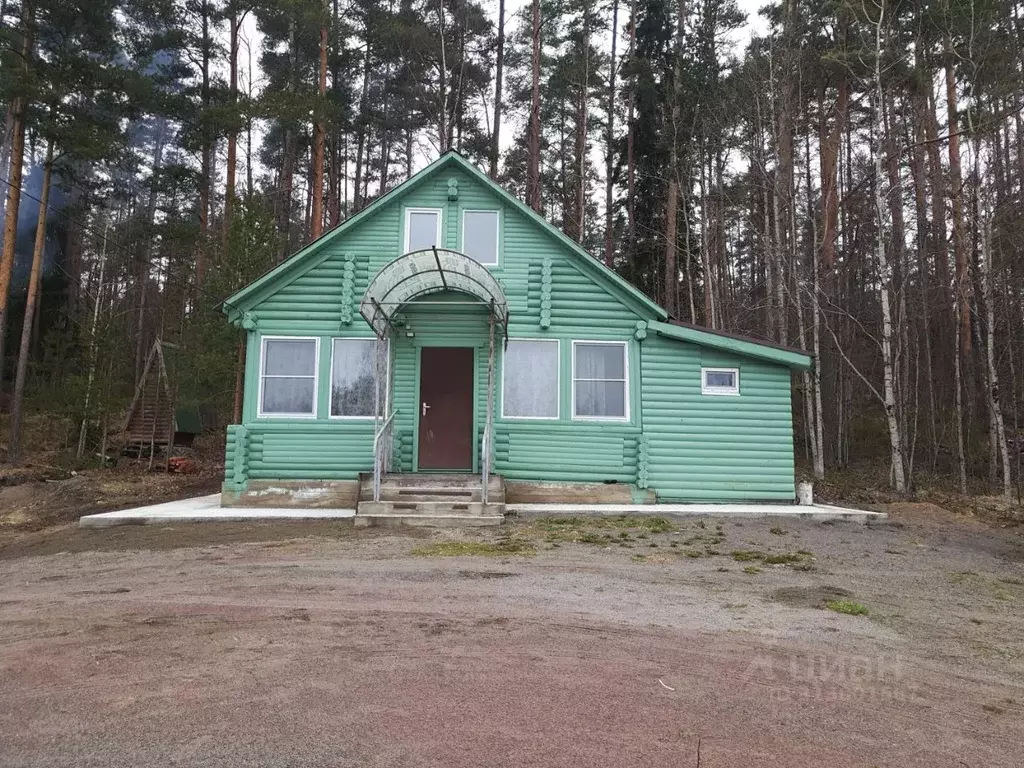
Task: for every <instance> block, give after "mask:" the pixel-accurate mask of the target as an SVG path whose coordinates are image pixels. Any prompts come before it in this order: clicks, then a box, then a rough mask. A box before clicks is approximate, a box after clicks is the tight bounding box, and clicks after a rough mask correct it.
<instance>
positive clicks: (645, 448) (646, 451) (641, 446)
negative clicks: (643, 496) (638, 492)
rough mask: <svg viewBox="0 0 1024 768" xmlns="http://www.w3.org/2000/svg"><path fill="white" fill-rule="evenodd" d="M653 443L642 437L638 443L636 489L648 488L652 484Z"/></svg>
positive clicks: (644, 436) (645, 436)
mask: <svg viewBox="0 0 1024 768" xmlns="http://www.w3.org/2000/svg"><path fill="white" fill-rule="evenodd" d="M650 443H651V441H650V440H649V439H648V437H647V435H640V437H639V438H638V439H637V441H636V487H637V488H642V489H643V488H647V486H648V485H649V484H650V482H651V444H650Z"/></svg>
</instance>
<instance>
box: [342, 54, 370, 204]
mask: <svg viewBox="0 0 1024 768" xmlns="http://www.w3.org/2000/svg"><path fill="white" fill-rule="evenodd" d="M370 65H371V58H370V40H369V37H367V40H366V53H365V54H364V56H363V84H362V91H361V92H360V94H359V120H358V121H356V131H357V136H356V167H355V176H354V177H353V179H352V186H353V190H352V211H353V212H355V211H358V210H359V209H361V208H362V207H363V206H362V202H363V201H362V197H361V191H362V187H363V184H362V182H363V149H364V147H365V146H366V131H367V119H366V112H367V107H368V105H369V92H370ZM346 197H347V196H346Z"/></svg>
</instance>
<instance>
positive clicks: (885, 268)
mask: <svg viewBox="0 0 1024 768" xmlns="http://www.w3.org/2000/svg"><path fill="white" fill-rule="evenodd" d="M887 20H888V18H887V15H886V4H885V0H881V5H880V6H879V8H878V21H877V23H876V27H875V51H874V53H875V64H874V83H873V88H872V91H873V92H872V95H871V102H872V103H871V155H872V157H873V159H874V171H875V176H874V180H873V184H874V208H875V210H874V213H875V221H876V224H877V232H876V234H875V260H876V262H877V264H878V298H879V303H880V304H881V305H882V379H883V388H882V397H883V407H884V409H885V420H886V424H887V426H888V429H889V449H890V459H891V462H892V469H891V471H892V480H893V487H894V489H895V490H896V492H897V493H900V494H902V493H906V490H907V484H906V477H905V471H904V470H905V468H904V456H903V434H902V431H901V430H900V421H899V414H898V412H897V404H896V380H895V379H896V366H895V356H894V352H893V337H894V330H895V329H894V328H893V318H892V304H891V295H890V294H891V292H892V285H893V271H892V265H891V264H890V261H889V256H888V254H887V253H886V242H887V239H888V238H887V228H886V221H885V219H886V204H885V194H884V191H883V189H884V184H885V181H886V176H885V174H884V169H883V167H882V142H883V137H882V133H883V131H884V130H885V128H884V123H883V118H882V109H883V104H884V93H883V90H882V65H881V59H882V51H883V44H882V38H883V34H882V30H883V27H884V25H885V24H886V22H887Z"/></svg>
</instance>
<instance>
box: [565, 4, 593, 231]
mask: <svg viewBox="0 0 1024 768" xmlns="http://www.w3.org/2000/svg"><path fill="white" fill-rule="evenodd" d="M580 47H581V48H582V49H583V80H582V82H581V83H580V84H579V94H578V100H577V104H576V153H575V154H576V158H575V159H576V162H575V166H576V167H575V168H574V169H573V175H574V176H575V177H576V178H575V182H576V185H575V187H576V188H575V190H574V194H573V206H572V207H573V214H572V221H571V225H572V228H571V232H570V233H568V234H569V235H570V237H572V239H573V240H575V241H576V242H578V243H582V242H583V237H584V235H585V234H586V210H587V119H588V117H589V113H588V107H589V96H590V14H589V12H588V11H587V10H586V9H584V11H583V40H582V44H581V46H580Z"/></svg>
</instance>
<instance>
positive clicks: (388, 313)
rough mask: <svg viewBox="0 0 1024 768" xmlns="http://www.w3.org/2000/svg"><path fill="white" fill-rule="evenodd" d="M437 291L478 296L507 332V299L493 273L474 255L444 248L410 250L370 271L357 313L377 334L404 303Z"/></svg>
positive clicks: (383, 331)
mask: <svg viewBox="0 0 1024 768" xmlns="http://www.w3.org/2000/svg"><path fill="white" fill-rule="evenodd" d="M439 291H458V292H460V293H465V294H468V295H470V296H474V297H475V298H477V299H479V300H480V301H481V302H483V304H485V305H486V306H487V307H489V308H490V311H491V312H492V313H493V315H494V319H495V321H496V322H497V323H499V324H500V325H501V326H502V330H503V332H504V333H506V334H507V332H508V301H506V299H505V293H504V292H503V291H502V290H501V285H499V284H498V281H497V280H496V279H495V278H494V276H493V275H492V274H491V273H490V272H489V271H488V270H487V268H486V267H484V266H483V265H481V264H480V263H479V262H478V261H476V260H475V259H472V258H470V257H469V256H467V255H466V254H464V253H460V252H458V251H452V250H448V249H447V248H427V249H425V250H421V251H410V252H409V253H407V254H405V255H403V256H399V257H398V258H397V259H395V260H394V261H391V262H389V263H388V264H386V265H385V266H383V267H382V268H381V270H380V271H379V272H378V273H377V274H376V275H374V278H373V280H371V281H370V284H369V285H368V286H367V288H366V293H364V294H363V299H362V301H361V302H360V303H359V314H361V315H362V316H363V317H364V318H365V319H366V322H367V323H369V324H370V327H371V328H373V330H374V333H376V334H377V335H378V336H385V335H386V334H387V333H388V328H389V326H390V325H391V319H392V318H393V317H394V315H395V313H397V312H398V310H400V309H401V308H402V307H403V306H404V305H405V304H408V303H409V302H410V301H414V300H415V299H417V298H419V297H420V296H425V295H427V294H430V293H437V292H439Z"/></svg>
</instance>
